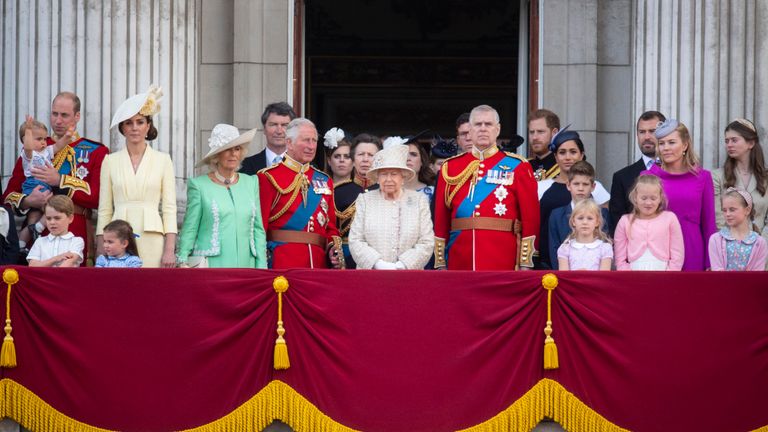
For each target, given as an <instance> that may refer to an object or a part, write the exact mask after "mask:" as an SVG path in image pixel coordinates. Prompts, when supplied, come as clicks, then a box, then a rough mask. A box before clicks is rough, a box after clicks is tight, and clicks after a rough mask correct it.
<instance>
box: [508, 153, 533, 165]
mask: <svg viewBox="0 0 768 432" xmlns="http://www.w3.org/2000/svg"><path fill="white" fill-rule="evenodd" d="M504 154H506V155H507V156H509V157H511V158H515V159H518V160H520V161H521V162H526V163H530V162H528V161H529V160H530V159H526V158H524V157H522V156H520V155H519V154H517V153H512V152H504Z"/></svg>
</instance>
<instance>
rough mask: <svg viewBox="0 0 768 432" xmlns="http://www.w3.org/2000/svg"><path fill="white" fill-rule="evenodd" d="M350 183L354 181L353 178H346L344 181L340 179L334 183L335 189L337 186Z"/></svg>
mask: <svg viewBox="0 0 768 432" xmlns="http://www.w3.org/2000/svg"><path fill="white" fill-rule="evenodd" d="M348 183H352V180H351V179H347V180H344V181H340V182H338V183H334V184H333V189H334V190H335V189H336V188H337V187H339V186H342V185H345V184H348Z"/></svg>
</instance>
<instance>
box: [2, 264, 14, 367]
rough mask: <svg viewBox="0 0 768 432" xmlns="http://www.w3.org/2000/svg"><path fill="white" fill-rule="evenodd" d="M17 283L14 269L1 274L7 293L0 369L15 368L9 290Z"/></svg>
mask: <svg viewBox="0 0 768 432" xmlns="http://www.w3.org/2000/svg"><path fill="white" fill-rule="evenodd" d="M18 281H19V273H18V272H17V271H16V270H14V269H5V271H4V272H3V282H5V283H6V284H8V292H7V293H6V295H5V338H4V339H3V347H2V349H0V367H4V368H15V367H16V345H14V343H13V336H11V332H12V331H13V327H11V290H12V287H13V284H15V283H16V282H18Z"/></svg>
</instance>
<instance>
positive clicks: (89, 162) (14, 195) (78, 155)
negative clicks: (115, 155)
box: [2, 137, 109, 266]
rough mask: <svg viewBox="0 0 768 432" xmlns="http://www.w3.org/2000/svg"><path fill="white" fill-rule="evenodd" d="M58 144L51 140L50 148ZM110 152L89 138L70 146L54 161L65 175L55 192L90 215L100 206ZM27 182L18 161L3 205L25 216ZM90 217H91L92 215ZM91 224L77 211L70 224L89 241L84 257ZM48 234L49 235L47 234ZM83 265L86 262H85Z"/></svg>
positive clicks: (72, 230)
mask: <svg viewBox="0 0 768 432" xmlns="http://www.w3.org/2000/svg"><path fill="white" fill-rule="evenodd" d="M53 143H54V141H53V139H52V138H50V137H49V138H48V145H52V144H53ZM108 153H109V149H107V147H106V146H104V145H102V144H101V143H98V142H96V141H93V140H90V139H87V138H77V139H76V140H75V141H73V142H72V143H71V144H70V145H69V146H68V147H65V148H64V149H62V150H61V151H59V152H58V153H57V154H56V156H54V159H53V165H54V167H56V169H58V171H59V174H61V181H60V182H59V184H58V185H53V186H57V187H58V188H56V187H54V193H57V194H66V195H67V196H69V197H70V198H72V201H73V202H74V203H75V205H77V206H80V208H81V210H82V209H88V210H90V211H88V212H87V213H91V211H93V210H96V209H98V207H99V181H100V178H101V162H102V161H103V160H104V156H106V155H107V154H108ZM24 180H26V177H25V176H24V168H23V167H22V165H21V158H18V159H17V160H16V165H15V166H14V167H13V174H12V175H11V179H10V180H9V181H8V186H7V187H6V188H5V191H4V192H3V196H2V199H3V202H5V203H8V204H11V205H12V206H13V208H14V210H15V211H16V212H17V213H19V214H21V212H20V208H19V205H20V204H21V201H22V200H23V199H24V197H25V196H26V195H24V194H23V193H22V192H21V186H22V184H23V183H24ZM87 216H89V217H90V214H88V215H87ZM88 225H89V224H88V222H87V220H86V215H83V214H82V211H80V212H77V211H76V212H75V218H74V221H73V222H72V223H71V224H70V225H69V230H70V231H71V232H72V233H73V234H74V235H76V236H78V237H82V238H83V240H84V241H85V250H83V256H84V257H88V250H89V247H88V246H89V244H90V241H89V240H90V239H89V235H88V231H89V230H88ZM44 234H45V233H44ZM82 265H83V266H84V265H85V260H83V264H82Z"/></svg>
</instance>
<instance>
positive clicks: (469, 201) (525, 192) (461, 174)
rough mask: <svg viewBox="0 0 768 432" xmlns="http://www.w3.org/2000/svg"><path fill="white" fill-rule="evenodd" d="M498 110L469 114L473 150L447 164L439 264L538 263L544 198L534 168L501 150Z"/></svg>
mask: <svg viewBox="0 0 768 432" xmlns="http://www.w3.org/2000/svg"><path fill="white" fill-rule="evenodd" d="M500 131H501V125H500V123H499V114H498V112H497V111H496V110H495V109H493V108H491V107H490V106H488V105H480V106H477V107H475V108H474V109H473V110H472V112H471V113H470V138H471V139H472V144H473V147H472V150H471V151H469V152H466V153H463V154H461V155H458V156H455V157H453V158H450V159H448V160H446V161H445V163H443V166H442V168H441V169H440V175H439V176H438V180H437V190H436V192H435V268H438V269H440V268H446V267H447V268H448V269H449V270H516V269H518V268H520V267H528V268H531V267H533V255H534V252H535V251H536V244H537V239H536V234H537V233H538V232H539V201H538V195H537V186H536V180H535V179H534V177H533V170H532V169H531V164H529V163H528V162H527V161H526V160H525V159H523V158H522V157H520V156H518V155H516V154H514V153H506V152H503V151H500V150H499V148H498V146H497V139H498V137H499V133H500Z"/></svg>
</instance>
